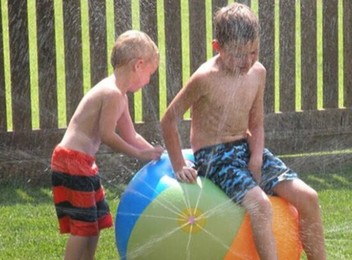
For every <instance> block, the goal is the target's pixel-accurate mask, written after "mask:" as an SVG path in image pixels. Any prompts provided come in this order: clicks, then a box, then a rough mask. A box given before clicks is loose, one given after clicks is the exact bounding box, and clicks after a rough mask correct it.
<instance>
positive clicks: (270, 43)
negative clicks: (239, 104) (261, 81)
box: [258, 0, 275, 113]
mask: <svg viewBox="0 0 352 260" xmlns="http://www.w3.org/2000/svg"><path fill="white" fill-rule="evenodd" d="M274 10H275V3H274V1H272V0H261V1H259V6H258V13H259V15H258V17H259V21H260V26H261V37H260V38H261V39H260V61H261V62H262V63H263V65H264V66H265V68H266V71H267V74H266V87H265V88H266V89H265V97H264V103H265V112H266V113H271V112H274V110H275V106H274V104H275V63H274V61H275V12H274Z"/></svg>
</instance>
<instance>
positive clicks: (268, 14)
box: [0, 0, 352, 182]
mask: <svg viewBox="0 0 352 260" xmlns="http://www.w3.org/2000/svg"><path fill="white" fill-rule="evenodd" d="M33 1H34V0H33ZM108 2H109V3H112V4H110V5H107V3H108ZM133 2H134V3H136V1H127V0H106V1H101V0H89V1H88V21H87V22H88V25H87V26H88V28H89V35H91V37H90V38H89V39H86V38H83V37H82V22H84V21H82V19H81V17H82V14H81V12H82V8H81V4H82V1H80V0H70V1H65V0H62V1H61V3H62V6H60V7H61V8H62V17H63V18H62V19H63V27H62V28H61V30H62V31H63V34H64V37H63V38H64V54H63V55H62V56H60V57H58V55H57V48H56V46H55V43H56V41H55V39H56V37H57V35H56V34H55V33H56V30H57V29H58V27H57V25H55V12H57V10H56V9H55V8H56V7H55V4H54V3H55V1H53V0H40V1H39V0H37V1H36V4H35V13H36V35H37V42H36V46H37V58H36V61H37V64H38V65H37V71H36V72H35V73H37V77H38V86H36V87H37V89H38V102H39V105H38V107H39V112H38V113H39V127H37V128H34V127H33V125H32V122H33V120H32V115H33V111H32V109H33V106H32V105H33V104H32V103H31V102H32V101H31V100H32V99H31V98H32V97H31V87H33V86H31V75H33V71H31V67H30V55H29V44H30V39H29V31H30V29H31V28H32V27H31V25H29V24H28V18H29V17H28V6H29V5H28V3H27V1H26V0H16V1H10V0H7V1H6V0H1V12H0V22H1V26H0V39H1V40H0V50H1V51H0V181H6V180H8V179H12V178H16V179H19V180H27V181H28V180H32V181H35V180H43V179H46V178H47V177H48V176H49V174H48V173H49V171H48V169H49V168H48V167H49V161H50V155H51V151H52V149H53V148H54V146H55V144H56V143H58V142H59V140H60V139H61V137H62V135H63V131H64V128H60V127H59V124H58V117H59V111H58V105H59V104H58V103H60V102H61V101H60V100H58V90H57V86H58V84H59V82H58V75H57V74H58V69H57V66H56V64H57V59H63V60H64V65H65V66H64V67H65V70H64V75H65V77H64V78H65V91H66V99H65V104H66V107H65V108H66V119H67V121H69V119H70V117H71V115H72V114H73V112H74V110H75V108H76V106H77V104H78V102H79V100H80V99H81V97H82V96H83V94H84V90H83V86H82V85H83V83H82V82H83V81H84V80H85V79H84V66H83V64H84V62H85V60H84V57H83V55H82V45H83V43H84V41H89V53H90V83H91V85H92V86H93V85H94V84H95V83H97V82H98V81H99V80H100V79H102V78H103V77H105V76H107V74H108V70H109V65H108V63H107V60H108V56H107V55H109V54H108V53H109V51H110V50H108V44H107V38H108V35H107V22H106V13H107V11H111V10H110V9H109V10H108V8H110V7H111V6H113V11H112V13H113V14H114V20H113V23H114V25H113V28H114V31H115V36H117V35H119V34H120V33H122V32H123V31H125V30H127V29H131V28H132V27H133V14H134V9H133V8H138V4H139V8H140V12H139V18H138V19H139V21H140V23H139V29H141V30H143V31H145V32H146V33H148V34H149V35H150V36H151V37H152V38H153V39H154V40H155V42H156V43H157V44H158V45H159V47H160V46H161V43H160V39H159V38H158V37H160V32H161V34H162V35H163V37H164V38H163V43H162V45H163V46H162V47H163V48H162V49H161V50H162V55H163V58H164V60H165V64H164V70H162V71H161V70H159V72H158V74H157V75H156V77H154V78H153V79H152V81H151V83H150V84H149V86H147V87H146V88H145V89H143V91H142V116H141V117H142V120H141V121H142V122H136V123H135V124H136V128H137V130H138V131H139V132H140V133H141V134H142V135H144V136H145V137H146V138H147V139H148V140H150V141H153V142H155V143H163V142H162V139H161V136H160V129H159V119H160V117H161V113H162V109H160V104H162V102H163V100H161V95H160V91H159V90H160V88H161V83H160V82H161V81H160V79H161V78H163V79H164V80H165V86H166V87H167V90H166V95H165V96H166V97H165V102H166V104H167V103H168V102H170V100H171V99H172V98H173V97H174V95H175V94H176V93H177V92H178V90H179V89H180V88H181V87H182V82H183V76H184V64H189V71H190V72H193V71H194V70H195V69H196V68H197V67H198V66H199V65H200V64H201V63H202V62H204V61H205V60H206V59H207V41H208V39H207V36H206V35H207V31H209V26H208V25H209V23H208V22H207V19H209V18H207V17H209V15H208V14H207V12H206V10H210V11H209V12H211V13H213V12H214V10H216V8H217V7H219V6H224V5H226V4H227V3H228V1H227V0H226V1H224V0H212V1H211V0H189V1H187V0H163V1H162V0H158V1H156V0H155V1H153V0H140V1H139V2H138V1H137V7H136V6H133ZM238 2H244V3H246V4H248V5H252V6H253V8H254V7H255V9H256V12H257V14H258V17H259V19H260V22H261V27H262V37H261V47H260V60H261V62H262V63H263V64H264V66H265V67H266V69H267V72H268V74H267V85H266V95H265V112H266V118H265V120H266V121H265V124H266V146H267V147H269V148H270V149H271V150H272V151H273V152H275V153H276V154H279V155H290V154H302V153H303V154H306V156H298V157H287V159H286V161H287V162H288V164H290V166H292V167H293V168H295V169H297V170H299V171H303V172H309V171H313V170H314V171H316V170H327V169H332V168H336V167H344V166H347V165H348V162H349V159H351V156H350V154H349V153H348V152H342V153H338V154H333V155H325V154H323V155H321V154H320V155H316V153H317V152H319V153H324V152H328V151H345V150H347V149H349V148H350V147H351V144H352V131H351V124H352V113H351V112H352V110H351V104H352V77H351V75H352V52H351V48H352V13H351V11H350V10H352V1H349V0H321V1H316V0H300V1H297V0H285V1H275V0H257V1H238ZM185 3H186V4H187V8H186V10H188V14H185V13H181V9H182V8H184V6H183V5H184V4H185ZM160 4H163V14H162V15H160V13H159V12H158V11H157V10H158V6H159V5H160ZM209 6H210V7H209ZM5 11H6V12H5ZM4 15H5V16H6V18H7V25H8V26H5V22H4V21H6V19H5V18H4ZM160 17H162V18H163V21H162V22H161V21H160ZM185 17H187V19H188V20H187V21H188V23H189V25H188V26H187V28H188V30H189V34H188V38H189V42H188V43H187V44H188V46H189V61H188V63H187V62H185V60H184V59H183V58H182V57H183V56H182V53H183V52H184V51H185V50H184V49H183V48H182V46H184V43H183V41H184V39H185V37H184V28H183V26H184V25H183V24H184V19H185ZM319 17H321V19H320V20H319V19H318V18H319ZM277 20H279V22H277ZM297 22H298V23H297ZM297 24H299V25H300V26H299V33H297ZM278 32H279V33H278ZM6 35H8V37H7V38H6V37H5V36H6ZM92 36H94V37H92ZM4 39H7V40H8V42H6V41H5V40H4ZM319 39H322V43H321V45H320V49H319V42H320V41H319ZM6 46H9V47H8V48H9V49H8V51H9V53H7V52H6V50H5V47H6ZM319 50H320V51H319ZM299 51H300V53H299ZM297 53H298V54H297ZM6 55H8V56H9V62H6V59H5V58H6ZM297 64H298V65H297ZM319 68H320V69H319ZM7 70H9V72H8V73H6V71H7ZM6 75H10V79H6V78H5V76H6ZM6 82H10V84H6ZM9 85H10V86H9ZM9 88H10V91H9ZM9 92H10V94H9ZM297 97H298V98H297ZM9 98H10V99H11V100H9ZM129 98H130V109H131V112H132V115H135V113H134V110H135V108H136V105H135V102H134V101H135V100H134V96H132V95H131V96H129ZM9 101H11V102H9ZM9 103H10V104H11V106H9V105H8V104H9ZM165 106H166V105H165ZM9 110H11V113H9ZM9 114H10V115H11V118H8V115H9ZM9 122H11V123H9ZM9 125H11V129H10V128H9ZM180 128H181V129H182V131H181V135H182V140H183V145H184V147H189V143H188V131H189V120H184V121H183V122H181V123H180ZM97 157H98V162H99V164H100V168H101V172H102V174H103V175H104V174H105V176H108V177H107V178H109V179H110V180H112V179H117V180H119V181H122V182H125V181H127V179H128V178H129V177H130V176H131V173H132V172H134V171H135V170H136V169H138V167H140V163H138V162H136V161H135V160H134V159H131V158H126V157H125V156H122V155H117V154H112V153H111V151H110V150H109V149H108V148H106V147H104V146H103V147H102V149H101V151H100V152H99V154H98V156H97Z"/></svg>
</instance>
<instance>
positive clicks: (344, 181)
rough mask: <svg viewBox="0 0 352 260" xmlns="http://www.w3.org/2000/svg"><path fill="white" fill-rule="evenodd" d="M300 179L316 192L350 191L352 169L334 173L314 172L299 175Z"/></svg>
mask: <svg viewBox="0 0 352 260" xmlns="http://www.w3.org/2000/svg"><path fill="white" fill-rule="evenodd" d="M300 178H301V179H302V180H303V181H305V182H306V183H307V184H309V185H310V186H312V187H313V188H314V189H315V190H316V191H318V192H319V191H321V190H351V189H352V169H351V168H350V169H348V168H345V169H341V170H339V171H335V172H315V173H304V174H300Z"/></svg>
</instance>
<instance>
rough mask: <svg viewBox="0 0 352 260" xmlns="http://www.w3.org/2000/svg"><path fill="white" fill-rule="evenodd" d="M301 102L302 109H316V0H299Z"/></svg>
mask: <svg viewBox="0 0 352 260" xmlns="http://www.w3.org/2000/svg"><path fill="white" fill-rule="evenodd" d="M300 8H301V104H302V107H301V108H302V110H309V109H317V107H318V106H317V104H318V103H317V101H318V99H317V82H318V81H317V66H318V64H317V31H316V28H317V6H316V0H304V1H301V6H300Z"/></svg>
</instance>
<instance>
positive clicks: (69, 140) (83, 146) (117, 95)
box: [60, 75, 128, 155]
mask: <svg viewBox="0 0 352 260" xmlns="http://www.w3.org/2000/svg"><path fill="white" fill-rule="evenodd" d="M124 113H128V111H127V103H126V95H124V94H123V93H121V91H120V90H119V89H118V88H117V86H116V85H115V77H114V75H112V76H110V77H108V78H105V79H104V80H102V81H101V82H99V83H98V84H97V85H96V86H94V87H93V88H92V89H90V90H89V92H88V93H87V94H86V95H85V96H84V97H83V99H82V100H81V102H80V103H79V105H78V107H77V109H76V112H75V114H74V115H73V117H72V119H71V121H70V123H69V125H68V127H67V130H66V133H65V136H64V138H63V140H62V141H61V143H60V145H62V146H65V147H68V148H70V149H73V150H78V151H82V152H85V153H87V154H90V155H94V154H95V153H96V152H97V150H98V149H99V146H100V144H101V135H102V134H103V133H104V131H105V132H114V131H115V128H116V124H117V121H118V119H119V118H120V117H121V116H122V115H123V114H124Z"/></svg>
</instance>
